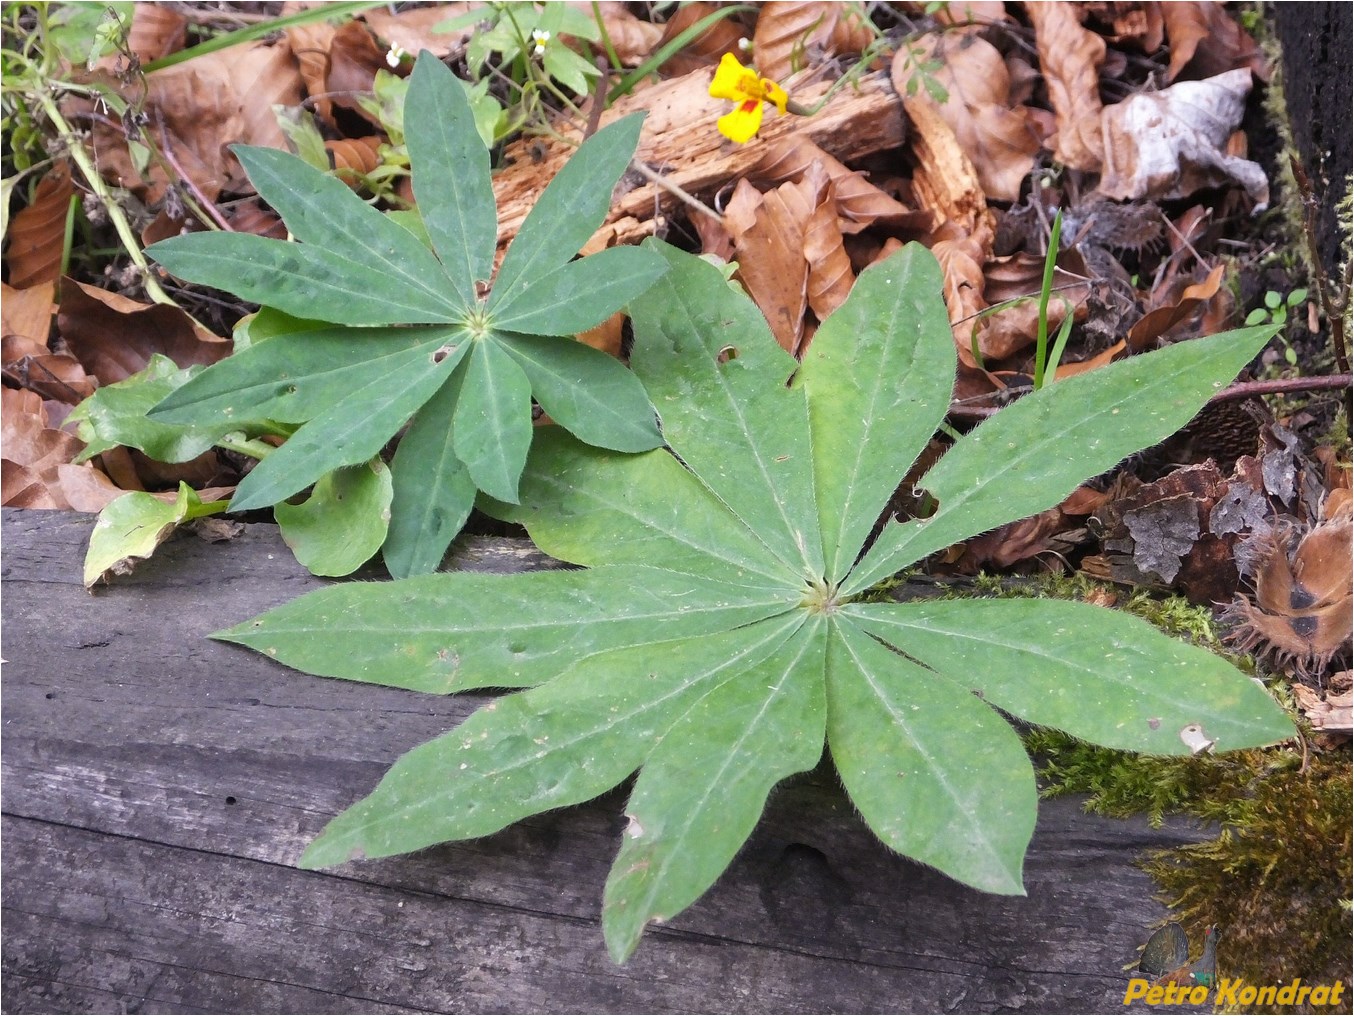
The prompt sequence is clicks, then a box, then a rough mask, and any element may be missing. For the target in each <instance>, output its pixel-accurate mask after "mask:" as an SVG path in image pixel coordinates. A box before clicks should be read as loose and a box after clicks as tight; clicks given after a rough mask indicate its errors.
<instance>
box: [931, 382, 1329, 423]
mask: <svg viewBox="0 0 1354 1016" xmlns="http://www.w3.org/2000/svg"><path fill="white" fill-rule="evenodd" d="M1352 381H1354V378H1351V375H1349V374H1331V375H1328V376H1319V377H1284V378H1275V379H1273V380H1269V381H1238V382H1237V383H1236V384H1234V385H1229V386H1228V387H1226V388H1224V389H1223V390H1222V391H1220V392H1218V393H1217V394H1216V395H1214V396H1213V397H1212V398H1210V399H1209V400H1208V404H1209V405H1213V404H1214V403H1218V402H1236V401H1239V400H1241V399H1251V398H1258V397H1259V396H1261V395H1293V394H1295V393H1297V392H1316V391H1330V390H1332V389H1337V388H1349V387H1350V386H1351V382H1352ZM1022 390H1025V391H1032V390H1033V389H1032V388H1031V387H1030V386H1022V387H1020V388H1014V387H1013V388H1007V389H1005V390H1004V391H1001V392H991V393H989V394H988V395H983V396H978V399H989V398H996V397H997V396H998V395H1001V396H1007V397H1009V396H1010V395H1011V394H1012V393H1017V392H1020V391H1022ZM971 401H974V400H971V399H965V400H964V401H962V402H951V403H950V408H949V412H948V414H947V415H948V416H951V417H953V418H954V419H957V420H986V419H987V418H988V417H989V416H994V415H996V414H997V413H999V412H1001V410H1002V407H1001V406H973V405H969V402H971Z"/></svg>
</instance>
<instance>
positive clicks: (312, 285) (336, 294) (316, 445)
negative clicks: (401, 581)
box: [122, 52, 667, 576]
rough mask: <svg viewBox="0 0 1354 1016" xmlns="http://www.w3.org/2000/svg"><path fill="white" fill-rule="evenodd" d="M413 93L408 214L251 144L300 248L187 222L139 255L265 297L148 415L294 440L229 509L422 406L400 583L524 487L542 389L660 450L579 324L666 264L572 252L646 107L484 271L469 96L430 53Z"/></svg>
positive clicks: (486, 203) (350, 461)
mask: <svg viewBox="0 0 1354 1016" xmlns="http://www.w3.org/2000/svg"><path fill="white" fill-rule="evenodd" d="M405 102H406V108H405V110H404V122H405V124H406V125H407V131H406V141H407V144H408V149H409V158H410V164H411V173H412V176H413V186H414V192H415V195H416V197H417V198H418V202H419V208H418V212H417V213H416V214H417V221H415V222H409V220H408V214H405V215H403V217H401V216H395V217H392V216H388V215H384V214H382V213H380V212H378V211H376V210H375V209H374V208H372V207H370V206H369V205H368V204H367V203H366V202H364V201H363V200H362V199H361V198H360V197H358V196H357V195H356V194H355V193H354V192H353V191H352V190H350V189H349V188H348V187H347V186H346V185H345V184H344V183H342V182H341V181H339V180H338V179H336V178H335V177H333V176H330V175H328V174H326V173H322V172H320V171H319V170H316V169H315V168H313V167H311V166H310V165H308V164H306V163H305V162H304V161H303V160H301V159H298V158H296V157H294V156H292V155H289V154H287V153H285V152H281V151H275V150H272V149H264V148H250V147H241V148H238V149H237V155H238V156H239V158H240V161H241V163H242V164H243V165H244V167H245V169H246V170H247V171H248V173H249V175H250V179H251V180H252V181H253V182H254V184H255V186H256V187H257V188H258V191H259V193H260V195H261V196H262V197H263V198H264V199H265V200H267V201H268V202H269V203H270V204H271V205H272V206H273V207H275V208H276V209H277V210H278V212H279V213H280V214H281V215H282V218H283V219H284V221H285V222H286V224H287V227H288V229H289V230H290V232H291V233H292V235H293V236H294V237H295V239H296V241H298V242H286V243H284V242H282V241H278V240H270V239H266V238H263V237H257V236H249V235H240V234H223V233H194V234H189V235H186V236H179V237H174V238H172V239H169V240H165V241H162V242H161V243H158V244H154V245H152V246H151V247H150V248H148V250H149V253H151V254H152V255H153V256H154V257H156V258H158V259H159V260H160V261H161V262H162V263H163V264H164V265H165V267H166V268H168V269H169V270H170V271H172V272H174V273H176V274H178V275H181V276H183V277H185V278H189V279H192V280H194V281H198V282H203V283H206V284H209V285H213V286H217V287H219V288H221V289H226V290H229V291H231V292H234V293H236V294H238V295H240V296H242V297H244V298H246V299H249V300H253V301H256V302H258V303H260V304H263V305H264V309H263V312H262V313H261V314H260V319H261V320H263V321H264V322H265V325H264V326H263V332H264V334H262V335H260V336H258V337H257V340H254V341H250V342H248V343H247V344H245V343H242V346H243V347H245V348H242V350H241V351H240V352H239V353H238V354H237V355H236V356H232V357H229V358H227V359H225V360H223V361H222V362H220V363H218V364H216V365H214V366H213V367H212V368H209V369H207V370H205V371H203V372H202V373H201V374H200V375H198V376H197V377H195V378H193V379H192V380H191V381H189V382H188V383H187V384H184V385H183V386H182V387H181V388H179V389H178V390H176V391H173V392H168V393H166V392H164V391H160V394H161V395H162V396H164V397H163V399H162V401H160V402H159V403H158V404H156V405H155V406H154V407H153V408H150V411H149V413H148V414H145V415H146V417H147V419H148V420H149V421H150V423H153V424H155V425H158V426H160V427H162V428H163V427H165V426H168V425H174V426H177V427H179V428H192V429H193V431H194V433H203V434H209V435H213V436H220V435H222V434H225V433H227V432H230V431H232V430H235V429H238V428H240V427H241V425H242V424H245V423H251V422H257V423H259V424H260V429H266V425H272V431H273V432H274V433H280V434H282V435H283V436H287V441H286V443H285V444H284V445H283V446H282V447H281V448H280V449H278V450H277V451H275V452H272V453H271V454H268V455H267V456H266V458H265V459H264V460H263V461H261V462H260V464H259V465H258V466H257V467H256V468H255V469H254V470H253V472H251V473H250V474H249V475H248V476H247V477H246V478H245V480H244V481H243V482H242V483H241V485H240V488H239V491H238V493H237V494H236V497H235V499H234V500H233V501H232V502H231V509H232V510H246V509H251V508H263V507H267V506H269V505H274V504H277V503H278V502H279V501H281V500H283V499H285V498H288V497H291V496H292V495H293V494H295V493H297V492H298V491H300V490H302V489H303V488H305V487H306V486H309V485H310V484H312V483H314V482H316V481H317V480H318V479H319V478H320V477H322V476H324V475H326V474H328V473H330V472H331V471H333V470H335V469H340V468H344V467H347V466H351V465H355V464H357V463H360V462H364V461H366V460H367V459H369V458H370V457H372V456H373V455H376V454H377V453H378V452H380V451H381V450H382V448H384V447H385V445H386V444H387V443H388V442H390V441H391V440H392V439H394V438H395V437H396V436H397V435H398V434H399V432H400V430H401V428H402V427H403V426H404V425H405V424H406V423H407V422H409V421H410V419H411V418H412V419H413V420H414V425H413V427H412V428H411V430H410V431H409V434H408V436H407V437H406V440H405V441H404V442H402V444H401V451H400V453H399V454H398V461H397V462H395V463H394V465H393V483H394V489H395V498H394V502H393V506H392V509H391V510H392V515H391V524H390V526H389V529H388V535H387V537H386V541H387V542H386V546H385V547H384V548H383V557H384V559H385V561H386V562H387V564H388V565H389V566H390V568H391V570H392V573H393V574H395V575H397V576H408V575H413V574H417V573H423V572H428V571H431V570H433V569H435V568H436V567H437V566H438V565H439V564H440V563H441V559H442V555H443V554H444V553H445V551H446V548H447V546H448V544H449V543H450V541H451V539H452V538H453V537H454V536H455V534H456V532H457V531H459V529H460V527H461V525H462V524H464V522H465V519H466V517H467V516H468V514H469V511H470V506H471V504H472V502H473V499H474V492H475V489H476V488H478V489H479V490H482V491H484V492H485V493H486V494H489V495H491V496H493V497H495V498H498V499H499V500H501V501H507V502H511V501H514V500H515V499H516V498H517V485H518V481H519V478H520V476H521V472H522V468H523V465H524V463H525V461H526V455H527V449H528V446H529V445H530V443H531V435H532V417H531V413H532V399H533V396H534V397H535V398H536V400H537V401H539V403H540V404H541V405H542V406H543V407H544V408H545V409H546V411H547V412H549V413H550V414H551V415H552V417H553V418H554V419H555V420H556V421H557V422H558V423H559V424H561V425H562V426H564V427H566V428H568V429H569V430H570V431H572V432H573V433H574V434H576V435H577V436H578V437H579V438H580V439H582V440H584V441H586V442H589V443H595V444H598V445H600V446H602V447H607V448H614V449H618V450H623V451H644V450H648V449H651V448H656V447H658V446H659V445H660V444H662V440H663V439H662V437H661V435H660V434H659V432H658V427H657V425H656V422H655V419H654V413H653V408H652V406H651V405H650V403H649V398H648V396H647V394H646V393H645V391H644V388H643V386H642V385H641V384H640V382H639V380H638V379H637V378H636V377H635V376H634V375H633V374H631V373H630V372H629V371H627V370H625V369H624V368H623V367H622V366H621V365H620V364H619V363H617V362H616V361H614V360H612V359H610V358H608V357H606V356H604V355H603V354H601V353H598V352H596V351H595V350H592V349H589V348H587V347H585V346H583V345H581V344H580V343H578V342H577V341H575V340H574V338H573V335H574V334H575V333H577V332H580V331H583V330H586V329H588V328H591V327H593V326H594V325H596V324H598V323H600V322H601V321H604V320H605V319H606V318H607V317H609V316H610V315H611V314H613V313H615V312H616V311H617V310H619V309H620V308H622V307H623V306H625V305H626V304H627V303H628V302H630V301H631V300H633V299H635V298H636V297H638V296H639V295H640V294H641V293H643V292H644V290H646V289H647V288H649V286H650V285H652V284H653V282H654V281H655V280H656V279H657V278H658V277H659V276H660V275H661V274H662V273H663V272H664V271H666V270H667V262H666V260H665V259H664V258H663V257H661V256H660V255H658V254H656V253H654V252H652V251H647V250H640V249H638V248H633V247H626V248H617V249H612V250H606V251H602V252H600V253H599V254H596V255H593V256H592V257H588V258H583V259H580V260H574V258H575V255H576V253H577V252H578V250H579V248H580V247H582V246H583V244H584V243H585V242H586V241H587V240H588V239H589V238H590V237H591V236H592V234H593V233H594V232H595V231H596V229H597V227H598V226H600V225H601V223H602V220H603V219H604V218H605V216H606V214H607V210H608V208H609V207H610V203H611V193H612V190H613V188H614V186H615V184H616V181H617V179H618V178H619V177H620V175H621V174H622V173H623V172H624V171H625V168H626V167H627V166H628V165H629V162H630V158H631V156H632V155H633V153H634V149H635V145H636V143H637V140H638V137H639V130H640V125H641V122H642V119H643V118H642V116H640V115H633V116H629V117H626V118H624V119H622V120H620V121H618V122H616V123H614V124H612V125H610V126H608V127H607V128H605V129H603V130H601V131H599V132H598V133H597V134H596V135H594V136H593V137H591V138H589V139H588V140H587V141H585V142H584V143H583V144H582V145H581V146H580V147H579V149H578V151H577V152H576V153H575V155H574V157H573V158H572V159H571V160H570V161H569V162H568V163H567V164H566V165H565V167H564V168H563V169H562V170H561V171H560V172H559V173H558V174H557V175H556V178H555V179H554V180H552V181H551V182H550V184H549V186H547V187H546V189H545V191H544V193H543V194H542V195H541V197H540V199H539V200H538V201H537V202H536V204H535V205H534V207H533V208H532V210H531V213H530V214H529V215H528V216H527V219H526V221H525V222H524V223H523V224H522V227H521V229H520V230H519V232H518V235H517V237H516V239H515V240H514V241H513V242H512V244H511V245H510V246H509V248H508V252H507V254H506V256H505V258H504V262H503V267H502V270H501V271H500V273H499V277H498V278H497V279H492V278H491V276H492V274H493V262H494V253H495V247H496V244H497V239H498V219H497V211H496V209H495V207H494V192H493V186H492V181H491V179H490V160H489V153H488V152H487V151H486V149H485V146H484V143H483V142H482V141H481V139H480V137H479V133H478V130H477V128H476V126H475V117H474V114H473V112H472V110H471V106H470V100H469V99H468V98H467V94H466V89H465V88H464V87H463V84H462V82H460V81H458V80H457V79H456V77H455V76H454V75H453V74H452V73H451V72H450V71H449V70H448V69H447V68H446V67H445V66H443V65H442V64H441V62H439V61H438V60H437V59H436V58H434V57H433V56H432V55H431V54H429V53H427V52H424V53H422V54H420V56H419V58H418V60H417V61H416V63H415V67H414V71H413V74H412V75H411V76H410V78H409V81H408V87H407V92H406V93H405ZM424 238H426V241H427V242H426V243H425V242H424ZM429 247H431V249H429ZM288 315H289V316H290V318H291V319H294V320H288V319H287V318H286V316H288ZM317 323H321V324H318V325H317ZM270 330H272V331H274V333H273V334H268V333H269V332H270ZM246 335H247V336H248V338H250V339H251V340H253V339H254V336H253V335H252V333H246ZM430 400H433V401H435V402H436V405H435V406H433V405H432V404H431V401H430ZM425 408H426V409H427V411H426V412H424V411H423V410H424V409H425ZM293 424H299V425H300V426H299V427H298V428H295V429H294V433H291V431H292V430H293V428H292V427H291V426H290V425H293ZM133 429H134V430H135V428H133ZM141 429H143V430H144V429H147V428H145V427H143V428H141ZM122 431H123V432H126V431H127V428H126V427H124V428H122ZM138 432H139V431H138ZM321 503H325V502H324V499H320V500H319V501H314V502H312V504H313V506H318V505H320V504H321ZM284 514H285V510H284ZM316 521H317V524H318V523H319V519H318V518H317V520H316ZM331 524H334V525H337V524H338V523H337V520H331ZM325 567H328V566H325Z"/></svg>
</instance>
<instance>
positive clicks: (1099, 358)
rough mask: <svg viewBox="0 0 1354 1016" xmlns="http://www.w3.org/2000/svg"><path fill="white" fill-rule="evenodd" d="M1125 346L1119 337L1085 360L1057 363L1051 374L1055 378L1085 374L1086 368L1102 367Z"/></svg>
mask: <svg viewBox="0 0 1354 1016" xmlns="http://www.w3.org/2000/svg"><path fill="white" fill-rule="evenodd" d="M1125 348H1126V343H1125V342H1124V340H1123V339H1120V340H1119V341H1118V342H1116V343H1115V344H1114V345H1112V346H1110V348H1109V349H1107V350H1105V351H1104V352H1103V353H1097V354H1096V355H1095V356H1091V357H1088V358H1086V359H1085V360H1078V361H1077V362H1076V363H1060V364H1058V369H1057V370H1056V371H1054V373H1053V376H1054V377H1056V378H1065V377H1073V376H1075V375H1077V374H1085V373H1086V372H1087V371H1088V370H1095V369H1096V368H1097V367H1104V366H1106V365H1107V364H1109V363H1110V362H1112V361H1113V360H1114V358H1115V357H1116V356H1118V355H1119V354H1120V353H1122V352H1123V351H1124V349H1125Z"/></svg>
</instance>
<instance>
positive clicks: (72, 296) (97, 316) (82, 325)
mask: <svg viewBox="0 0 1354 1016" xmlns="http://www.w3.org/2000/svg"><path fill="white" fill-rule="evenodd" d="M57 327H58V329H59V330H60V332H61V335H62V337H63V338H64V339H65V340H66V344H67V345H68V346H69V348H70V351H71V353H72V354H73V355H74V356H75V357H76V359H78V360H79V361H80V363H82V364H83V365H84V368H85V370H86V371H88V372H89V373H90V374H92V375H94V376H95V377H96V378H98V379H99V383H100V384H103V385H110V384H114V383H115V382H118V381H124V380H126V379H127V378H128V377H130V376H131V375H132V374H135V373H137V372H138V371H141V370H144V369H145V367H146V364H147V363H149V362H150V358H151V356H152V355H153V354H155V353H163V354H164V355H165V356H167V357H169V358H170V359H171V360H173V361H174V362H175V363H176V364H178V365H179V366H180V367H188V366H191V365H193V364H210V363H215V362H216V361H217V360H220V359H221V358H222V357H224V356H226V355H228V354H229V353H230V349H231V343H230V341H229V340H227V339H222V338H218V337H217V336H215V335H212V334H211V333H210V332H208V331H207V330H206V329H203V328H201V327H200V326H198V325H197V324H196V323H195V322H194V321H193V320H192V318H190V317H189V316H188V315H187V314H185V313H184V312H183V311H181V310H179V309H178V308H177V307H166V306H163V305H158V304H157V305H151V304H143V303H137V302H136V301H135V300H129V299H127V298H126V297H125V296H119V295H118V294H116V293H109V292H106V291H104V290H101V289H96V288H95V287H93V286H86V285H83V284H82V283H78V282H75V281H74V280H72V279H67V280H64V281H63V283H62V286H61V306H60V310H59V312H58V314H57Z"/></svg>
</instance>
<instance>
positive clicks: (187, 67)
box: [71, 41, 301, 204]
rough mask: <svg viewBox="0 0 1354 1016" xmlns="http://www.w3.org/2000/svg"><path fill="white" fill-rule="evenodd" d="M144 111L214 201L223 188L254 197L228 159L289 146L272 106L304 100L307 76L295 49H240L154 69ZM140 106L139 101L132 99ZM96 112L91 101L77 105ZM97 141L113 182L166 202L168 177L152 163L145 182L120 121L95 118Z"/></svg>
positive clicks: (159, 140)
mask: <svg viewBox="0 0 1354 1016" xmlns="http://www.w3.org/2000/svg"><path fill="white" fill-rule="evenodd" d="M145 82H146V88H147V92H146V96H145V100H146V101H145V104H146V111H147V113H148V115H149V116H150V120H151V122H152V123H153V124H155V125H156V126H155V135H154V137H153V138H152V140H153V141H154V143H155V144H156V146H157V147H162V146H166V144H167V147H168V150H169V152H170V154H171V155H172V156H173V159H174V161H175V162H177V163H178V165H179V166H180V167H181V169H182V170H183V172H184V173H185V174H186V175H187V176H188V177H189V178H190V179H191V180H192V181H193V183H194V184H195V185H196V186H197V187H198V189H199V190H201V191H202V193H203V194H204V195H205V196H206V197H207V198H208V199H210V200H215V198H216V196H217V195H218V194H220V193H221V192H222V191H223V190H230V191H236V192H240V193H248V192H250V191H252V188H251V187H250V186H249V183H248V178H247V177H246V175H245V172H244V169H243V168H242V167H241V166H240V164H239V162H238V161H236V159H235V157H234V156H233V155H231V154H230V151H229V147H228V146H230V145H233V144H236V143H242V144H249V145H263V146H266V147H270V148H286V147H287V144H286V138H285V137H284V135H283V134H282V130H281V128H280V127H278V125H277V120H276V118H275V117H274V116H273V105H274V104H280V105H284V106H295V105H297V104H298V103H299V102H300V101H301V78H300V75H299V74H298V73H297V69H296V61H295V60H293V58H292V53H291V47H290V46H288V45H287V44H286V42H285V41H282V42H278V43H276V44H274V45H264V44H259V43H252V44H241V45H237V46H231V47H229V48H228V49H224V50H221V51H219V52H216V53H209V54H206V55H204V56H199V57H195V58H194V59H192V60H188V61H185V62H184V63H181V64H176V65H175V66H173V67H166V68H165V69H164V70H159V71H155V72H154V73H153V74H149V75H147V76H146V78H145ZM128 98H129V99H133V100H139V99H140V95H139V94H136V95H129V96H128ZM71 105H72V106H74V107H77V108H83V110H84V111H85V114H84V115H88V114H90V113H91V112H92V111H91V109H90V106H89V104H88V102H87V100H81V101H80V102H75V101H72V102H71ZM94 124H95V126H94V131H93V135H92V137H93V142H94V147H95V153H96V155H97V157H98V161H99V167H100V170H101V171H102V172H103V175H104V177H105V178H107V179H108V180H110V181H112V182H113V183H115V184H116V185H117V186H119V187H125V188H127V189H129V190H132V191H134V192H135V193H136V195H137V197H139V198H141V199H142V200H143V201H145V202H146V203H147V204H157V203H159V201H160V200H161V199H162V198H163V197H164V193H165V190H166V188H167V187H168V186H169V178H168V176H167V175H166V172H165V170H164V169H163V168H162V167H161V165H160V163H159V161H158V160H157V161H153V162H152V163H151V168H150V169H149V170H148V171H147V175H146V177H145V178H143V177H142V176H141V174H140V173H139V172H138V171H137V169H136V167H135V166H134V165H133V163H132V160H131V156H130V155H129V154H128V151H127V140H126V138H125V137H124V135H123V133H122V128H121V126H120V124H119V123H118V121H116V120H110V119H109V118H108V117H95V118H94Z"/></svg>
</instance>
